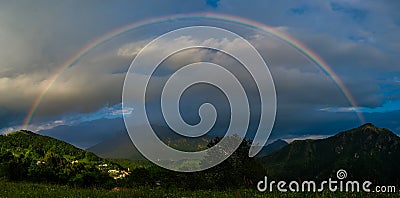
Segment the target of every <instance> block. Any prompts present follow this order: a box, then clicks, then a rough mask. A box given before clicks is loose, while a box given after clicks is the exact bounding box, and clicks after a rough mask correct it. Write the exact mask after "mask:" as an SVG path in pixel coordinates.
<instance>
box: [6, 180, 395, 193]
mask: <svg viewBox="0 0 400 198" xmlns="http://www.w3.org/2000/svg"><path fill="white" fill-rule="evenodd" d="M0 197H399V194H398V193H397V194H376V193H332V192H327V191H325V192H322V193H279V192H273V193H260V192H257V191H256V190H249V189H237V190H228V191H214V190H197V191H188V190H181V189H165V188H149V187H141V188H136V189H120V190H106V189H95V188H90V189H82V188H72V187H68V186H60V185H51V184H34V183H26V182H20V183H16V182H6V181H0Z"/></svg>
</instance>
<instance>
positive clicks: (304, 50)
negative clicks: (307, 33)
mask: <svg viewBox="0 0 400 198" xmlns="http://www.w3.org/2000/svg"><path fill="white" fill-rule="evenodd" d="M196 18H199V19H204V18H209V19H217V20H222V21H226V22H233V23H238V24H242V25H245V26H248V27H252V28H255V29H258V30H261V31H264V32H266V33H268V34H270V35H271V36H273V37H274V38H277V39H279V40H282V41H284V42H285V44H287V45H289V46H291V47H293V48H294V49H295V50H297V51H298V52H299V53H300V54H301V55H303V56H304V57H306V58H307V59H308V60H310V61H311V62H312V63H314V64H315V65H316V66H318V68H319V69H321V70H322V71H323V72H324V73H325V74H326V75H327V76H329V77H330V78H331V79H332V80H333V81H334V82H335V84H336V86H337V87H338V88H339V89H340V91H341V92H342V93H343V95H344V96H345V97H346V99H347V101H348V102H349V103H350V105H351V106H352V107H353V109H354V111H355V113H356V114H357V116H358V118H359V120H360V121H361V122H362V123H365V119H364V117H363V115H362V113H361V112H360V111H359V110H358V106H357V103H356V101H355V99H354V98H353V96H352V95H351V93H350V91H349V90H348V89H347V88H346V86H345V85H344V83H343V82H342V81H341V79H340V78H339V76H338V75H337V74H336V73H335V72H334V71H333V70H332V69H331V68H330V67H329V65H328V64H327V63H326V62H325V61H324V60H323V59H322V58H320V57H319V56H318V55H317V54H316V53H315V52H313V51H312V50H310V49H309V48H308V47H306V46H305V45H304V44H302V43H301V42H299V41H297V40H295V39H294V38H292V37H290V36H288V35H287V34H285V33H283V32H281V31H278V30H276V29H275V28H272V27H268V26H266V25H264V24H262V23H259V22H255V21H251V20H248V19H244V18H240V17H237V16H231V15H222V14H214V13H201V14H179V15H170V16H164V17H159V18H152V19H149V20H144V21H140V22H135V23H132V24H128V25H125V26H123V27H120V28H118V29H116V30H113V31H111V32H109V33H107V34H105V35H103V36H100V37H98V38H97V39H95V40H93V41H91V42H89V43H88V44H86V45H85V46H84V47H83V48H82V49H81V50H79V51H78V52H76V53H75V54H74V55H73V56H71V57H70V58H69V59H68V60H67V61H66V62H65V63H64V64H63V65H62V66H61V67H60V68H59V69H58V70H57V71H56V72H55V73H54V74H53V75H52V76H51V77H50V78H49V80H48V84H47V85H46V86H45V87H44V88H43V89H42V91H41V92H40V93H39V95H38V96H37V97H36V98H35V100H34V102H33V104H32V106H31V108H30V109H29V111H28V114H27V116H26V118H25V120H24V122H23V125H22V128H23V129H26V128H27V127H28V125H29V123H30V121H31V120H32V118H33V115H34V114H35V112H36V110H37V109H38V107H39V106H40V103H41V101H42V99H43V97H44V96H45V95H46V93H47V91H48V90H49V89H50V87H51V86H52V85H53V84H54V82H55V81H56V80H57V79H58V78H59V76H60V75H61V74H62V73H63V71H64V70H66V69H67V68H68V67H71V66H72V65H74V64H75V63H76V62H78V61H79V59H80V58H82V57H83V56H85V55H86V54H88V53H89V52H90V50H92V49H94V48H96V47H97V46H99V45H101V44H103V43H106V42H107V41H110V40H111V39H113V38H115V37H117V36H119V35H121V34H123V33H125V32H127V31H130V30H132V29H135V28H138V27H141V26H144V25H149V24H154V23H160V22H164V21H173V20H179V19H196Z"/></svg>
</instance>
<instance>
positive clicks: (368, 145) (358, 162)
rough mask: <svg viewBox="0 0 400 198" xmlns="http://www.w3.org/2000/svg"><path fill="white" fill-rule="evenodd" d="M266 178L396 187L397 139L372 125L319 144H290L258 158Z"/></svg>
mask: <svg viewBox="0 0 400 198" xmlns="http://www.w3.org/2000/svg"><path fill="white" fill-rule="evenodd" d="M262 160H263V162H264V164H265V167H266V169H267V173H268V175H269V176H270V177H274V178H278V179H298V178H302V179H315V180H318V179H327V178H329V177H332V178H335V177H336V175H335V174H336V171H337V170H338V169H345V170H346V171H347V173H348V178H355V179H357V178H359V179H369V180H370V181H376V182H395V183H397V184H398V183H400V169H399V164H400V137H398V136H397V135H396V134H394V133H392V132H391V131H389V130H388V129H384V128H378V127H376V126H374V125H372V124H365V125H363V126H361V127H358V128H355V129H351V130H348V131H345V132H341V133H338V134H337V135H335V136H332V137H329V138H326V139H321V140H303V141H294V142H292V143H291V144H289V145H288V146H285V147H284V148H283V149H281V150H279V151H277V152H275V153H273V154H272V155H269V156H266V157H264V158H262Z"/></svg>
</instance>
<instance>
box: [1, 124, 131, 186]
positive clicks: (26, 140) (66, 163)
mask: <svg viewBox="0 0 400 198" xmlns="http://www.w3.org/2000/svg"><path fill="white" fill-rule="evenodd" d="M121 174H122V175H123V174H128V173H127V172H126V170H125V169H123V168H122V167H121V166H120V165H118V164H116V163H113V162H111V161H108V160H105V159H102V158H100V157H98V156H96V155H95V154H93V153H91V152H89V151H85V150H81V149H79V148H76V147H74V146H72V145H70V144H68V143H66V142H63V141H60V140H57V139H54V138H51V137H47V136H42V135H38V134H35V133H33V132H30V131H26V130H21V131H17V132H13V133H10V134H7V135H0V178H1V177H3V178H5V179H7V180H14V181H19V180H25V181H34V182H51V183H60V184H71V185H76V186H93V185H95V186H107V185H111V184H112V183H113V182H114V181H113V180H114V179H113V177H114V178H117V177H118V176H120V175H121Z"/></svg>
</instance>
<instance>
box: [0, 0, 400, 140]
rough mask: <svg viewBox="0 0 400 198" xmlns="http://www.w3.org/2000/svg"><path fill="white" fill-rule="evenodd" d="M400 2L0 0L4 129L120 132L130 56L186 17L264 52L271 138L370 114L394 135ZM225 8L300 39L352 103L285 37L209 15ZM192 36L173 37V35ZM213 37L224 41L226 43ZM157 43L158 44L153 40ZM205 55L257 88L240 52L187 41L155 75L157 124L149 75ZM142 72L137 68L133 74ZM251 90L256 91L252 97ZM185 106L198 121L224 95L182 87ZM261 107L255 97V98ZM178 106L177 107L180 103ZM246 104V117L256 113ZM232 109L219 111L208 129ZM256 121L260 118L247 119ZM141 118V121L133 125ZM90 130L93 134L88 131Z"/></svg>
mask: <svg viewBox="0 0 400 198" xmlns="http://www.w3.org/2000/svg"><path fill="white" fill-rule="evenodd" d="M398 8H400V2H399V1H396V0H392V1H390V0H387V1H372V0H332V1H302V0H300V1H289V0H282V1H266V0H252V1H241V0H194V1H184V0H170V1H161V0H158V1H156V0H147V1H137V0H126V1H123V0H118V1H101V0H96V1H95V0H87V1H78V0H76V1H75V0H71V1H52V0H38V1H32V2H21V1H19V2H17V1H11V0H10V1H8V0H2V1H0V93H1V96H0V132H1V133H9V132H12V131H15V130H19V129H21V127H25V128H26V129H28V130H32V131H35V132H41V133H43V134H48V135H51V136H54V137H57V138H60V139H63V140H68V141H69V142H73V143H75V144H76V145H78V146H81V147H89V146H91V145H93V144H95V143H98V142H100V141H103V140H105V139H107V138H109V137H111V136H112V135H113V134H114V133H115V131H118V130H124V127H123V122H122V121H121V120H122V114H123V113H125V114H127V115H131V116H135V110H134V109H123V110H122V105H121V102H122V100H121V97H122V88H123V82H124V78H125V75H126V72H127V70H128V68H129V65H130V64H131V62H132V60H133V59H134V58H135V56H136V54H137V53H138V52H139V51H140V49H142V48H143V47H144V46H145V45H146V44H147V43H149V42H150V41H151V40H152V39H154V38H155V37H157V36H160V35H161V34H163V33H166V32H168V31H171V30H174V29H176V28H180V27H186V26H190V25H211V26H216V27H221V28H225V29H227V30H230V31H233V32H235V33H237V34H239V35H240V36H242V37H243V38H245V39H247V40H248V41H249V42H250V43H251V44H252V45H253V46H254V47H255V48H256V49H257V50H258V52H259V53H260V54H261V56H262V57H263V59H264V60H265V61H266V62H267V64H268V67H269V70H270V72H271V75H272V78H273V80H274V83H275V87H276V95H277V116H276V120H275V125H274V128H273V132H272V135H271V138H272V139H277V138H284V139H295V138H299V139H304V138H308V137H309V138H320V137H326V136H329V135H332V134H335V133H337V132H339V131H341V130H346V129H350V128H353V127H357V126H359V125H361V124H363V123H362V121H360V119H359V118H358V117H357V114H356V113H355V111H358V112H360V113H362V115H363V116H364V117H365V121H366V122H371V123H374V124H375V125H377V126H379V127H385V128H389V129H390V130H392V131H393V132H395V133H397V134H400V122H399V120H398V118H399V117H400V89H399V87H400V64H399V61H398V57H400V36H399V35H400V13H399V12H398ZM195 13H197V14H198V15H200V16H207V14H209V15H212V14H221V15H229V16H234V17H240V18H244V19H246V20H250V21H254V22H257V23H259V24H263V25H265V26H268V27H270V28H272V29H273V30H276V31H280V32H283V33H285V34H286V35H289V36H290V37H292V38H293V39H295V40H297V41H299V42H301V43H303V44H304V45H305V46H307V47H308V48H309V49H311V50H312V51H313V52H314V53H316V54H317V55H318V56H319V57H320V58H322V59H323V60H324V61H325V62H326V63H327V65H329V67H330V69H332V70H333V71H334V72H335V73H336V74H337V76H338V78H340V80H341V81H342V82H343V84H344V86H345V87H346V88H347V89H348V90H349V92H350V93H351V95H352V97H354V100H355V102H356V103H357V105H358V108H357V109H355V108H354V107H353V106H352V105H351V104H350V103H349V101H348V100H347V99H346V97H345V96H344V95H343V93H342V92H341V90H340V89H339V88H338V87H337V85H336V84H335V82H334V81H333V80H332V78H331V77H330V76H328V75H326V73H324V72H323V71H321V69H320V68H318V66H316V65H315V64H314V63H312V62H311V61H309V60H308V59H306V58H305V57H304V56H303V55H302V54H301V53H299V52H298V51H296V50H295V49H294V48H293V47H291V46H289V45H287V44H286V43H285V42H284V41H282V40H279V39H276V38H273V37H272V36H271V35H270V34H268V33H267V32H264V31H262V30H260V29H258V28H255V27H251V26H246V25H245V24H239V23H235V22H232V21H231V22H228V21H221V20H218V19H212V18H207V17H203V18H202V17H197V18H193V17H192V18H191V17H187V18H185V15H188V16H189V15H193V14H195ZM177 14H179V15H181V19H180V20H174V19H170V20H164V21H162V20H161V21H158V22H156V23H153V24H146V25H143V26H141V27H138V28H134V29H132V30H130V31H127V32H125V33H123V34H121V35H119V36H117V37H115V38H112V39H110V40H108V41H107V42H104V43H101V44H99V45H97V46H96V47H94V48H92V49H90V50H89V51H88V52H87V53H85V54H84V55H83V56H81V57H80V58H79V59H77V60H76V61H74V62H73V64H71V65H70V66H69V67H68V68H66V69H65V70H64V71H63V72H62V73H61V74H60V75H59V76H58V78H57V79H56V80H55V81H54V83H52V84H51V86H49V84H50V83H51V81H52V78H53V77H54V76H55V74H57V71H58V70H59V69H60V68H62V66H63V65H64V64H65V63H66V62H68V60H70V58H71V57H73V56H74V55H75V54H76V53H78V52H79V51H81V49H83V48H84V47H85V46H86V45H88V44H90V43H93V41H95V40H96V39H98V38H101V37H102V36H103V35H106V34H108V33H110V32H113V31H114V30H117V29H119V28H121V27H123V26H126V25H128V24H132V23H138V22H141V21H146V20H149V19H155V18H168V16H172V15H177ZM188 42H189V43H190V42H197V41H195V40H194V38H181V39H179V40H178V41H176V42H175V43H174V44H176V45H181V44H185V43H188ZM215 42H221V43H220V45H221V46H223V47H226V48H229V46H231V47H232V46H234V48H235V49H236V50H240V46H237V45H234V44H235V43H234V41H230V42H225V43H224V42H222V41H215ZM158 50H160V53H162V48H160V49H158ZM194 61H213V62H215V63H220V64H225V65H230V67H231V68H233V70H234V71H235V72H234V73H236V74H237V75H238V76H241V77H240V78H241V79H242V83H243V84H245V85H248V87H249V89H250V91H249V92H250V93H251V94H250V95H251V96H249V98H253V95H254V93H255V92H254V90H253V87H252V86H251V83H252V82H251V80H247V77H246V74H245V72H243V71H242V70H240V66H239V65H238V63H237V62H235V61H233V60H232V58H231V57H229V56H226V55H224V54H222V53H216V52H214V51H210V50H204V49H203V50H200V49H197V50H187V51H183V52H181V53H179V54H176V55H174V56H171V57H170V58H168V59H167V60H166V61H165V62H164V63H163V64H161V66H163V67H162V68H161V69H160V70H159V71H158V75H157V76H155V77H154V78H152V79H153V81H154V83H155V85H154V89H150V92H151V93H149V100H148V101H147V103H146V105H148V107H149V112H151V113H150V114H151V116H150V117H152V118H151V119H153V121H154V123H155V124H157V125H163V124H165V123H164V122H163V121H162V120H161V119H160V118H159V117H160V116H159V115H160V114H159V113H157V112H159V109H158V108H157V106H158V102H159V101H158V100H157V94H156V93H155V92H157V90H158V91H160V90H159V88H160V86H159V85H158V84H157V83H160V82H163V81H165V79H166V78H167V77H168V76H169V75H171V74H172V72H173V71H176V69H177V68H179V67H181V66H182V65H184V64H187V63H190V62H194ZM138 75H140V74H138ZM46 87H48V91H47V92H46V94H45V95H44V96H43V99H42V100H41V103H40V105H39V106H38V108H37V110H36V111H35V112H34V114H33V117H32V120H31V121H30V122H29V123H28V125H27V126H23V123H24V120H26V118H27V116H28V114H29V111H30V110H31V109H32V105H33V104H34V102H35V99H36V98H37V97H38V96H40V95H41V93H42V92H43V90H45V89H46ZM252 94H253V95H252ZM183 96H184V98H185V99H183V100H182V104H181V107H182V109H183V110H182V116H183V117H184V118H185V119H186V121H188V122H189V123H192V124H195V123H196V122H198V119H199V118H198V115H197V111H198V107H199V106H200V105H201V103H203V102H207V101H212V102H214V103H215V106H217V110H220V115H225V114H227V113H229V106H227V104H226V102H227V101H226V98H224V96H223V94H222V93H221V92H219V91H218V90H216V89H214V88H212V87H211V88H210V87H207V86H206V85H204V86H203V87H201V86H199V87H193V89H192V90H190V91H188V92H185V94H184V95H183ZM254 106H255V107H257V106H258V105H257V102H256V104H255V105H254ZM183 107H184V108H183ZM257 112H258V111H257V110H254V111H252V116H253V117H252V118H255V117H257V114H258V113H257ZM227 117H229V116H222V118H220V119H218V120H217V123H216V128H215V131H216V132H215V133H221V131H223V130H224V127H226V123H227V122H229V120H228V119H227ZM250 123H251V124H250V127H249V128H250V130H253V131H254V128H255V127H256V126H257V124H256V123H257V119H255V120H252V121H251V122H250ZM135 124H136V125H137V126H140V125H141V124H142V123H135ZM94 137H96V138H94Z"/></svg>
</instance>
